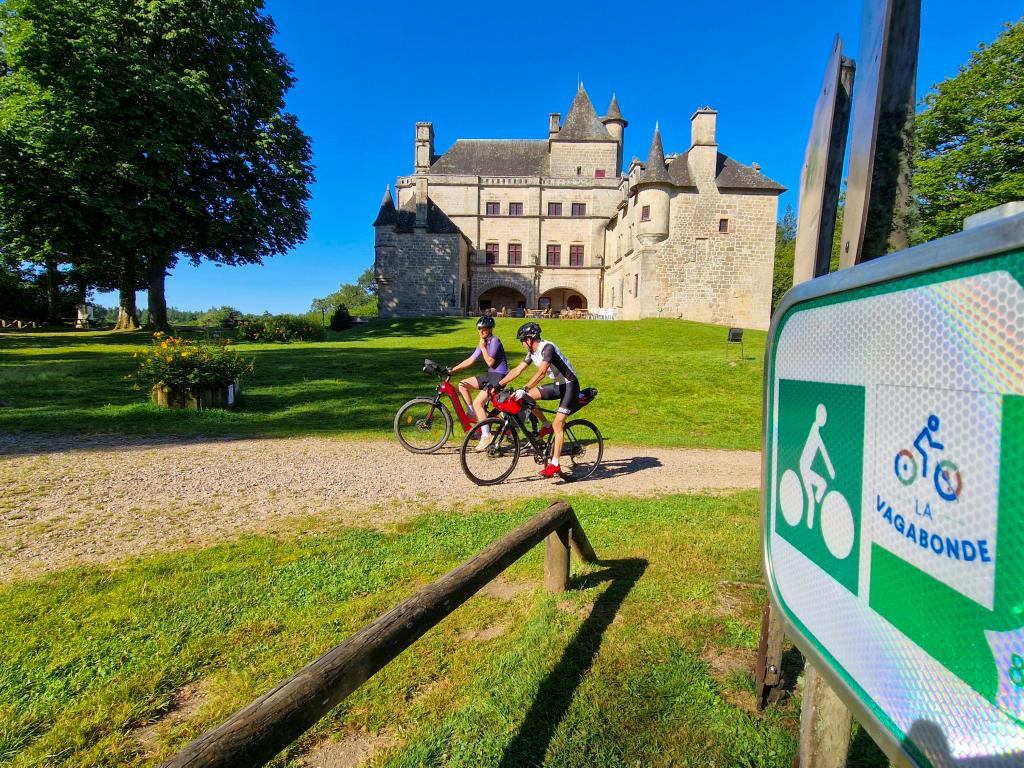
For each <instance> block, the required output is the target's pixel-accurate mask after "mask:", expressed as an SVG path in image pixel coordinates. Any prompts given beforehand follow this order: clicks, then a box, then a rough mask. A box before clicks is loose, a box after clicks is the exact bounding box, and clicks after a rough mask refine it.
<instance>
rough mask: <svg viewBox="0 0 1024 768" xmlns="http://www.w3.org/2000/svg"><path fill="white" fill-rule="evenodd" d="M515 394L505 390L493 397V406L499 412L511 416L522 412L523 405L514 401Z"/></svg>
mask: <svg viewBox="0 0 1024 768" xmlns="http://www.w3.org/2000/svg"><path fill="white" fill-rule="evenodd" d="M514 395H515V393H514V392H513V391H512V390H510V389H506V390H504V391H502V392H499V393H498V394H497V395H495V397H494V405H495V407H496V408H497V409H498V410H499V411H503V412H504V413H511V414H512V415H513V416H514V415H515V414H517V413H519V412H520V411H521V410H523V404H522V403H521V402H519V401H518V400H516V399H515V397H514Z"/></svg>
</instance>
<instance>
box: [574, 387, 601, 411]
mask: <svg viewBox="0 0 1024 768" xmlns="http://www.w3.org/2000/svg"><path fill="white" fill-rule="evenodd" d="M596 397H597V389H596V388H595V387H587V388H586V389H581V390H580V396H579V399H578V400H577V401H576V407H577V408H582V407H583V406H584V405H586V404H587V403H589V402H592V401H593V400H594V398H596Z"/></svg>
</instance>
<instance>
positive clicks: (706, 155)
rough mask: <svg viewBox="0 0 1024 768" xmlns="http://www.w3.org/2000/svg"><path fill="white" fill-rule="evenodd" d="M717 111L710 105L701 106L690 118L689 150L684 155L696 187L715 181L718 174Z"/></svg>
mask: <svg viewBox="0 0 1024 768" xmlns="http://www.w3.org/2000/svg"><path fill="white" fill-rule="evenodd" d="M717 118H718V113H717V112H716V111H715V110H713V109H712V108H711V107H701V108H700V109H698V110H697V111H696V112H694V113H693V117H691V118H690V143H691V146H690V151H689V152H688V153H687V155H686V160H687V166H688V167H689V169H690V176H691V177H692V178H693V180H694V181H695V182H696V183H697V188H698V189H700V188H701V186H703V185H707V184H714V183H715V176H716V175H717V174H718V144H717V143H716V141H715V121H716V119H717Z"/></svg>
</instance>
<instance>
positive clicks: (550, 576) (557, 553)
mask: <svg viewBox="0 0 1024 768" xmlns="http://www.w3.org/2000/svg"><path fill="white" fill-rule="evenodd" d="M570 530H571V527H570V526H569V525H563V526H561V527H560V528H556V529H555V530H553V531H552V532H551V533H549V534H548V536H547V538H546V539H545V540H544V588H545V589H546V590H547V591H548V592H565V590H566V588H567V587H568V586H569V532H570Z"/></svg>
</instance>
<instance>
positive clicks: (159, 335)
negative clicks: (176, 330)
mask: <svg viewBox="0 0 1024 768" xmlns="http://www.w3.org/2000/svg"><path fill="white" fill-rule="evenodd" d="M163 335H164V332H163V331H157V332H156V333H154V334H153V338H154V339H159V338H160V337H161V336H163Z"/></svg>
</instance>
